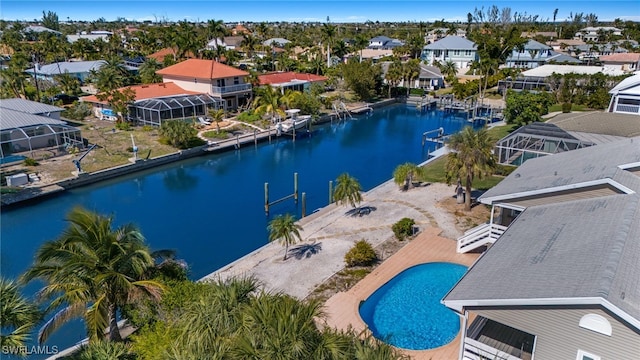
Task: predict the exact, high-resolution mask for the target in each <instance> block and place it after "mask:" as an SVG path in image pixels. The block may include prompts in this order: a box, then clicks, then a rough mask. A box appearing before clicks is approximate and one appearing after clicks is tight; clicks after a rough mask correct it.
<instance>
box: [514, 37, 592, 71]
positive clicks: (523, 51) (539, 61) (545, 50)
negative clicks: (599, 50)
mask: <svg viewBox="0 0 640 360" xmlns="http://www.w3.org/2000/svg"><path fill="white" fill-rule="evenodd" d="M581 62H582V61H580V60H578V59H575V58H573V57H571V56H568V55H566V54H562V53H559V52H556V51H553V48H552V47H551V46H549V45H545V44H542V43H539V42H537V41H535V40H529V41H527V42H526V43H525V44H524V46H523V47H522V48H520V49H518V48H516V49H513V51H512V52H511V55H509V57H508V58H507V60H506V63H505V67H507V68H524V69H533V68H536V67H538V66H541V65H544V64H547V63H570V64H580V63H581Z"/></svg>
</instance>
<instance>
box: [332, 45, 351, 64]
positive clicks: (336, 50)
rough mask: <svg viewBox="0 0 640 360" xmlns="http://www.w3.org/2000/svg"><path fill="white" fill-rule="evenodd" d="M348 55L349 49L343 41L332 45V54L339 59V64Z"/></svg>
mask: <svg viewBox="0 0 640 360" xmlns="http://www.w3.org/2000/svg"><path fill="white" fill-rule="evenodd" d="M348 53H349V47H348V46H347V43H345V42H344V41H342V40H340V41H338V42H337V43H335V44H334V45H333V54H334V55H335V56H337V57H338V58H340V61H341V62H342V61H343V60H344V56H345V55H347V54H348Z"/></svg>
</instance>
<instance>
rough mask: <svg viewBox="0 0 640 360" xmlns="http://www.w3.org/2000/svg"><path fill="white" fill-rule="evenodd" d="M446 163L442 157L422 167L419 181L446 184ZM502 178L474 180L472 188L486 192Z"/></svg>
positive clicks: (490, 177)
mask: <svg viewBox="0 0 640 360" xmlns="http://www.w3.org/2000/svg"><path fill="white" fill-rule="evenodd" d="M446 162H447V157H446V156H442V157H440V158H439V159H437V160H435V161H432V162H430V163H429V164H427V165H426V166H425V167H424V170H425V176H424V177H423V178H422V179H421V180H422V181H426V182H440V183H446V182H447V181H446V178H445V171H444V167H445V164H446ZM502 179H504V177H500V176H489V177H486V178H484V179H482V180H478V179H476V180H474V181H473V184H472V187H473V188H474V189H478V190H488V189H490V188H492V187H494V186H496V185H497V184H498V183H499V182H500V181H502Z"/></svg>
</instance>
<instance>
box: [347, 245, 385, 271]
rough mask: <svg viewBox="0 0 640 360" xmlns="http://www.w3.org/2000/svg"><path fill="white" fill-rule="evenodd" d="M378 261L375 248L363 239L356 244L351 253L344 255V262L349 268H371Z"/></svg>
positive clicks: (350, 250)
mask: <svg viewBox="0 0 640 360" xmlns="http://www.w3.org/2000/svg"><path fill="white" fill-rule="evenodd" d="M377 260H378V255H377V254H376V252H375V250H374V249H373V246H371V244H370V243H369V242H367V241H366V240H364V239H362V240H360V241H358V242H357V243H355V245H353V247H352V248H351V249H349V251H347V253H346V254H345V255H344V262H345V263H346V264H347V266H349V267H353V266H369V265H372V264H373V263H375V262H376V261H377Z"/></svg>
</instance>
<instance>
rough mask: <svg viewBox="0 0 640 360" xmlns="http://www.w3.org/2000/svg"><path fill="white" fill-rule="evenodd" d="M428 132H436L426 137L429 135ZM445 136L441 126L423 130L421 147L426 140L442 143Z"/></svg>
mask: <svg viewBox="0 0 640 360" xmlns="http://www.w3.org/2000/svg"><path fill="white" fill-rule="evenodd" d="M429 134H436V136H435V137H427V135H429ZM445 138H446V136H445V135H444V128H443V127H439V128H437V129H433V130H429V131H425V132H423V133H422V148H423V149H424V145H425V144H426V142H427V141H430V142H434V143H438V144H443V145H444V141H445Z"/></svg>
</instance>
